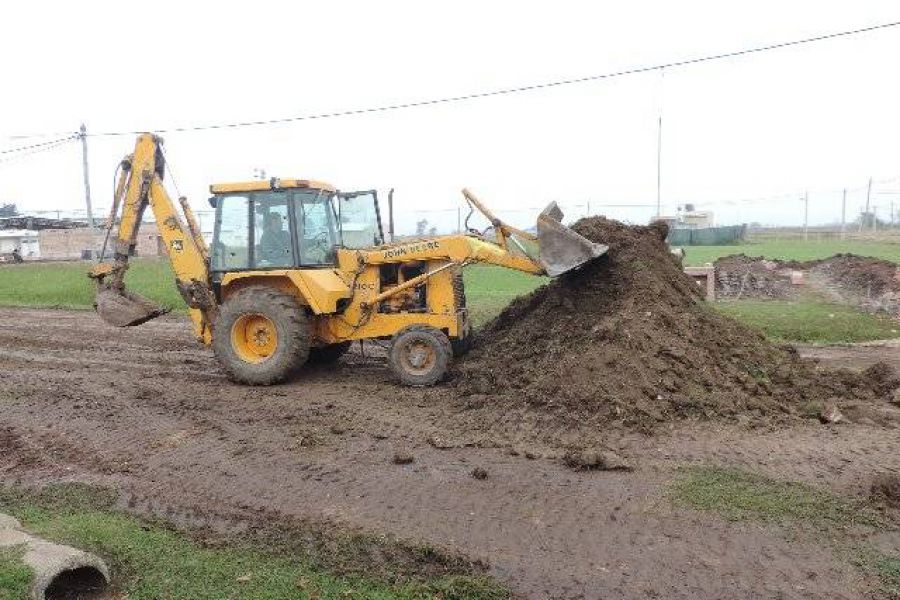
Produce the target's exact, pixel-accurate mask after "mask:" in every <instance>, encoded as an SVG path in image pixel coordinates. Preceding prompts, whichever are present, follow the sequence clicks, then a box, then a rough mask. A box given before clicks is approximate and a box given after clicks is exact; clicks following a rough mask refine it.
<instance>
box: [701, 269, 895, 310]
mask: <svg viewBox="0 0 900 600" xmlns="http://www.w3.org/2000/svg"><path fill="white" fill-rule="evenodd" d="M715 267H716V296H717V297H718V298H722V299H740V298H756V299H791V298H795V297H797V296H798V294H800V293H801V292H802V291H804V289H808V290H813V291H815V292H820V293H822V294H824V295H825V296H826V297H828V298H830V299H831V300H833V301H836V302H844V303H848V304H853V305H855V306H859V307H860V308H862V309H864V310H867V311H870V312H884V313H888V314H890V315H892V316H894V317H900V266H898V265H897V264H896V263H893V262H891V261H888V260H882V259H878V258H871V257H868V256H857V255H855V254H836V255H834V256H832V257H829V258H826V259H822V260H811V261H805V262H803V261H794V260H790V261H785V260H769V259H766V258H764V257H762V256H747V255H745V254H732V255H730V256H724V257H722V258H720V259H718V260H717V261H716V263H715ZM798 271H799V272H802V273H803V274H804V277H803V278H802V280H801V281H802V284H803V285H796V284H795V282H794V281H792V275H793V274H794V273H796V272H798Z"/></svg>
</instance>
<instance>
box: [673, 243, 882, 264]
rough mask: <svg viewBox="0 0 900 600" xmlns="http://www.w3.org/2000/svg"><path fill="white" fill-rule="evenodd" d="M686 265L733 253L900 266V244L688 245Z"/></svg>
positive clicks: (787, 258) (712, 259) (782, 258)
mask: <svg viewBox="0 0 900 600" xmlns="http://www.w3.org/2000/svg"><path fill="white" fill-rule="evenodd" d="M684 250H685V252H686V254H685V258H684V264H686V265H690V266H699V265H704V264H706V263H708V262H709V263H711V262H715V261H716V259H718V258H721V257H723V256H728V255H729V254H746V255H748V256H764V257H766V258H773V259H774V258H777V259H781V260H815V259H819V258H828V257H829V256H833V255H835V254H841V253H851V254H859V255H860V256H872V257H875V258H883V259H886V260H890V261H893V262H897V263H900V244H897V243H892V242H876V241H866V240H844V241H841V240H826V241H821V242H804V241H803V240H782V241H774V240H766V241H760V242H755V243H754V242H751V243H747V244H733V245H726V246H687V247H685V248H684Z"/></svg>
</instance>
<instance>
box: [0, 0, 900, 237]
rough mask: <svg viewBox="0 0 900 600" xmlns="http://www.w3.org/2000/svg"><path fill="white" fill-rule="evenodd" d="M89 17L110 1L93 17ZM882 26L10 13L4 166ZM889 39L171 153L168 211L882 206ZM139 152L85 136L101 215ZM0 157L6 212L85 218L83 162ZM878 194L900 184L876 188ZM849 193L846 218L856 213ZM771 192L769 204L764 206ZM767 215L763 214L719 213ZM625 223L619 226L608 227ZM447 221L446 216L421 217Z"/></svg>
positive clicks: (216, 138) (623, 12)
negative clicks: (177, 207) (346, 206)
mask: <svg viewBox="0 0 900 600" xmlns="http://www.w3.org/2000/svg"><path fill="white" fill-rule="evenodd" d="M101 4H106V6H104V7H103V8H100V5H101ZM895 20H900V5H898V3H897V2H896V1H893V2H892V1H889V0H884V1H866V0H857V1H855V2H847V1H833V0H828V1H823V0H791V1H785V0H780V1H771V0H754V1H752V2H749V1H748V2H743V1H740V2H739V1H736V0H732V1H729V2H722V1H721V0H718V1H691V0H682V1H680V2H671V1H664V0H661V1H654V2H651V1H632V2H566V1H562V0H557V1H554V2H549V1H548V2H523V1H521V0H519V1H511V2H501V1H492V2H486V1H484V0H482V1H472V2H470V1H460V0H457V1H454V2H452V3H449V2H448V3H436V2H412V1H409V2H395V1H389V0H380V1H379V2H371V1H368V2H338V1H335V2H266V1H262V0H258V1H256V2H239V3H238V2H222V1H220V2H214V3H213V2H210V3H202V2H188V1H186V0H181V1H180V2H168V1H160V0H158V1H157V2H154V3H152V4H149V5H148V4H141V3H121V2H117V3H108V4H107V3H100V2H94V3H88V2H40V1H34V0H32V1H29V2H27V3H25V2H8V3H4V4H3V6H2V8H0V52H2V55H3V56H4V57H5V58H4V60H3V63H2V64H3V68H2V73H3V78H4V86H3V92H2V95H0V108H2V110H0V148H2V149H6V148H12V147H16V146H20V145H23V144H28V143H34V142H40V141H44V140H49V139H53V138H37V139H10V136H14V135H21V134H34V133H43V132H51V133H52V132H60V131H71V130H74V129H76V128H77V127H78V125H79V124H80V123H81V122H85V123H86V124H87V127H88V130H89V132H101V131H118V130H126V131H130V130H154V129H162V128H167V127H178V126H192V125H202V124H208V123H218V122H232V121H246V120H255V119H268V118H279V117H288V116H292V115H303V114H314V113H321V112H330V111H336V110H344V109H353V108H359V107H366V106H377V105H383V104H391V103H397V102H404V101H414V100H422V99H428V98H432V97H443V96H454V95H459V94H465V93H472V92H479V91H483V90H491V89H496V88H504V87H511V86H519V85H527V84H531V83H539V82H542V81H548V80H557V79H565V78H573V77H580V76H586V75H593V74H602V73H605V72H611V71H618V70H621V69H624V68H630V67H635V66H641V65H648V64H655V63H661V62H669V61H673V60H679V59H683V58H690V57H693V56H698V55H704V54H715V53H720V52H726V51H731V50H737V49H741V48H743V47H752V46H757V45H763V44H768V43H774V42H780V41H787V40H791V39H795V38H804V37H810V36H815V35H819V34H823V33H829V32H833V31H839V30H845V29H854V28H858V27H864V26H867V25H872V24H877V23H881V22H888V21H895ZM898 67H900V28H893V29H887V30H882V31H878V32H874V33H870V34H866V35H862V36H858V37H852V38H845V39H838V40H833V41H826V42H821V43H817V44H810V45H806V46H801V47H795V48H789V49H785V50H778V51H773V52H768V53H765V54H757V55H753V56H748V57H745V58H740V59H734V60H726V61H721V62H715V63H706V64H702V65H696V66H690V67H685V68H679V69H672V70H668V71H666V72H665V75H664V76H661V75H660V73H659V72H652V73H647V74H641V75H634V76H629V77H622V78H617V79H611V80H605V81H598V82H592V83H585V84H579V85H572V86H565V87H558V88H552V89H547V90H542V91H534V92H528V93H523V94H518V95H511V96H500V97H493V98H488V99H482V100H472V101H468V102H462V103H455V104H446V105H439V106H434V107H422V108H413V109H409V110H405V111H393V112H385V113H379V114H372V115H362V116H353V117H345V118H336V119H326V120H318V121H305V122H297V123H292V124H285V125H276V126H266V127H251V128H246V129H231V130H219V131H207V132H196V133H170V134H166V135H165V136H164V137H165V140H166V149H167V154H168V157H169V162H170V166H171V168H172V171H173V172H174V175H175V176H176V178H177V179H176V180H177V183H178V187H179V190H180V191H181V193H183V194H186V195H188V197H189V198H190V199H191V201H192V203H193V204H194V206H195V207H197V208H201V209H203V208H207V207H208V206H207V205H206V202H205V200H206V198H207V196H208V195H209V194H208V185H209V184H210V183H212V182H220V181H236V180H245V179H250V178H252V175H253V170H254V168H258V167H261V168H264V169H265V170H266V171H267V173H268V174H269V175H274V176H281V177H305V178H315V179H324V180H326V181H330V182H331V183H333V184H334V185H336V186H337V187H339V188H341V189H345V190H350V189H368V188H377V189H378V190H379V191H381V192H384V193H385V194H386V191H387V189H388V188H391V187H394V188H396V192H395V194H396V196H395V197H396V200H397V205H396V209H395V210H396V213H397V221H398V223H399V225H400V227H399V229H400V230H401V231H404V230H405V231H409V230H411V229H412V227H413V223H414V222H415V221H416V220H418V219H420V218H423V217H425V218H428V219H429V220H430V221H432V222H433V223H436V224H438V225H439V226H440V227H441V229H449V228H450V227H455V222H456V213H455V209H456V207H457V206H461V202H462V197H461V195H460V193H459V190H460V188H462V187H463V186H469V187H470V188H472V189H473V190H474V191H475V192H476V193H478V194H480V195H481V196H482V197H483V198H484V200H485V201H486V202H487V203H488V205H489V206H491V207H493V208H494V209H495V210H496V212H498V213H499V214H500V215H501V216H506V217H508V218H509V220H510V221H511V222H513V223H515V224H518V225H527V224H529V223H531V222H533V220H534V217H535V215H536V214H537V212H538V211H539V209H540V207H541V206H543V205H544V204H545V203H546V202H548V201H549V200H557V201H559V202H560V203H561V204H562V205H563V208H564V209H565V210H566V212H567V213H568V216H569V217H576V216H579V215H580V214H582V213H584V212H585V211H586V210H587V203H588V202H590V203H591V212H594V213H604V214H607V215H610V216H614V217H618V218H622V219H627V220H631V221H635V222H645V221H646V220H647V219H648V218H649V217H650V216H651V215H652V214H653V213H654V212H655V208H651V207H650V206H648V205H654V204H655V202H656V150H657V148H656V139H657V114H658V111H659V108H660V106H662V111H663V145H662V199H663V205H664V210H663V212H667V213H671V212H673V211H674V210H675V208H676V206H678V205H679V204H682V203H685V202H694V203H697V204H698V205H700V206H701V207H702V208H710V209H712V210H715V211H716V217H717V221H718V222H720V223H729V222H734V221H737V220H741V221H750V220H758V221H763V222H770V223H794V224H799V223H800V222H801V220H802V204H801V202H800V201H799V197H800V194H801V193H802V192H803V190H806V189H808V190H810V221H811V222H814V223H815V222H826V221H831V220H835V219H838V218H839V217H840V191H839V190H840V189H841V188H843V187H850V188H860V187H862V186H865V184H866V180H867V179H868V178H869V177H870V176H872V177H875V178H876V180H878V182H881V181H884V182H883V183H878V182H877V183H876V194H875V201H876V202H877V203H879V204H880V205H881V207H882V208H880V209H879V210H883V211H884V213H886V212H887V208H886V207H887V206H888V205H889V201H890V199H891V198H892V197H893V198H895V199H896V200H897V202H898V208H900V195H898V196H890V195H889V194H888V193H887V192H889V191H892V190H893V191H897V190H900V81H898V77H897V73H898ZM133 141H134V140H133V138H132V137H131V136H125V137H95V138H90V139H89V147H90V148H89V152H90V162H91V170H90V175H91V185H92V190H93V196H94V204H95V206H97V207H99V208H98V212H100V211H101V210H102V209H103V208H105V207H107V206H108V205H109V202H110V196H111V193H112V185H113V181H112V179H113V171H114V169H115V167H116V165H117V163H118V161H119V159H120V158H121V157H122V156H123V155H125V154H127V153H128V152H130V151H131V148H132V146H133ZM12 156H14V155H9V154H5V155H0V161H5V162H0V203H2V202H15V203H17V204H18V205H19V207H20V209H22V210H25V211H36V210H56V209H63V210H66V209H77V208H82V207H83V202H84V199H83V188H82V181H81V162H80V160H81V159H80V147H79V146H78V145H76V144H68V145H65V146H62V147H60V148H57V149H54V150H51V151H47V152H40V153H34V154H30V155H28V156H19V157H16V158H14V159H13V160H7V159H9V158H10V157H12ZM891 179H896V181H890V180H891ZM864 194H865V190H864V189H855V190H852V191H851V194H850V201H849V202H848V211H849V212H855V211H856V210H857V209H858V208H859V205H860V204H861V203H862V202H863V201H864ZM773 196H774V197H773ZM748 198H750V199H752V198H769V199H768V200H764V201H755V202H736V201H738V200H743V199H748ZM604 204H616V205H618V204H628V205H634V207H633V208H619V207H602V205H604ZM423 211H444V212H423Z"/></svg>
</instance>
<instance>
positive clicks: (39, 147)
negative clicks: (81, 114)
mask: <svg viewBox="0 0 900 600" xmlns="http://www.w3.org/2000/svg"><path fill="white" fill-rule="evenodd" d="M74 139H75V138H74V137H68V138H63V139H61V140H55V141H53V142H48V143H46V144H35V145H33V146H32V149H30V150H24V149H23V150H22V151H21V152H19V153H18V154H12V155H10V156H7V157H5V158H0V164H4V163H8V162H13V161H15V160H19V159H20V158H25V157H26V156H31V155H32V154H38V153H40V152H47V151H48V150H55V149H56V148H58V147H60V146H62V145H64V144H67V143H69V142H71V141H73V140H74Z"/></svg>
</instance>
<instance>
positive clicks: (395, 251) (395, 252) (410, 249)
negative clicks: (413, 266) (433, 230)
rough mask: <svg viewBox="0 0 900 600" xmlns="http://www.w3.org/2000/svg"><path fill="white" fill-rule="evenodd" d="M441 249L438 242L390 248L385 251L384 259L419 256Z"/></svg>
mask: <svg viewBox="0 0 900 600" xmlns="http://www.w3.org/2000/svg"><path fill="white" fill-rule="evenodd" d="M440 247H441V243H440V242H438V241H431V242H418V243H416V244H410V245H408V246H400V247H399V248H388V249H387V250H385V251H384V258H397V257H398V256H407V255H409V254H418V253H419V252H427V251H429V250H437V249H438V248H440Z"/></svg>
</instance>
